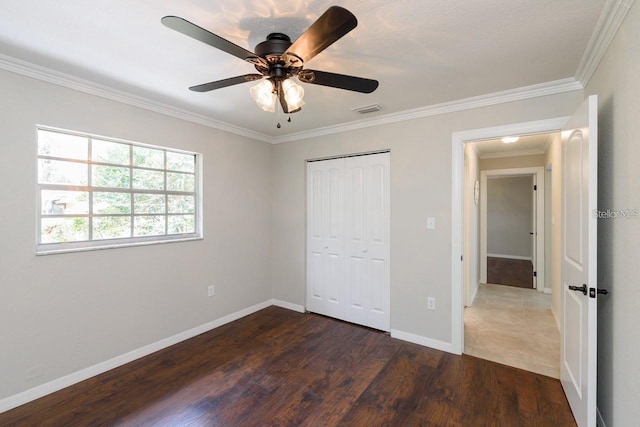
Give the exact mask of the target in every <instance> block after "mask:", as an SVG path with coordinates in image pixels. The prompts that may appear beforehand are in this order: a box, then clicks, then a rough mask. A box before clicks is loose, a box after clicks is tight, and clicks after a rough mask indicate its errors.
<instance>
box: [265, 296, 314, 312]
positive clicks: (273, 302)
mask: <svg viewBox="0 0 640 427" xmlns="http://www.w3.org/2000/svg"><path fill="white" fill-rule="evenodd" d="M271 305H275V306H276V307H282V308H286V309H287V310H291V311H297V312H298V313H305V312H306V309H305V308H304V306H303V305H299V304H294V303H291V302H287V301H282V300H279V299H272V300H271Z"/></svg>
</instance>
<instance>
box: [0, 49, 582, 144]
mask: <svg viewBox="0 0 640 427" xmlns="http://www.w3.org/2000/svg"><path fill="white" fill-rule="evenodd" d="M0 69H3V70H6V71H10V72H13V73H17V74H21V75H23V76H27V77H31V78H34V79H37V80H42V81H45V82H48V83H52V84H55V85H58V86H63V87H66V88H69V89H74V90H78V91H80V92H84V93H88V94H91V95H95V96H100V97H102V98H106V99H110V100H112V101H117V102H121V103H123V104H127V105H131V106H134V107H139V108H142V109H145V110H149V111H153V112H156V113H160V114H164V115H166V116H170V117H175V118H177V119H181V120H185V121H188V122H192V123H197V124H201V125H203V126H208V127H211V128H214V129H219V130H222V131H225V132H229V133H232V134H236V135H240V136H244V137H247V138H252V139H254V140H258V141H262V142H267V143H270V144H278V143H282V142H293V141H298V140H301V139H308V138H313V137H317V136H324V135H331V134H335V133H341V132H347V131H351V130H357V129H364V128H369V127H374V126H382V125H386V124H390V123H397V122H403V121H406V120H413V119H419V118H423V117H431V116H437V115H440V114H447V113H453V112H458V111H464V110H471V109H474V108H480V107H488V106H491V105H497V104H503V103H506V102H513V101H520V100H525V99H530V98H536V97H540V96H546V95H555V94H558V93H563V92H570V91H574V90H582V89H583V88H584V86H583V85H582V84H581V83H580V82H579V81H577V80H576V79H574V78H573V77H569V78H566V79H561V80H554V81H551V82H545V83H539V84H535V85H531V86H524V87H520V88H515V89H509V90H505V91H500V92H494V93H489V94H485V95H480V96H474V97H470V98H464V99H460V100H456V101H450V102H444V103H440V104H434V105H429V106H425V107H419V108H415V109H411V110H405V111H401V112H397V113H391V114H386V115H382V116H378V117H375V118H371V119H362V120H358V121H354V122H349V123H344V124H339V125H333V126H326V127H321V128H317V129H313V130H310V131H303V132H297V133H291V134H288V135H282V136H278V137H274V136H269V135H266V134H263V133H260V132H255V131H252V130H250V129H246V128H242V127H239V126H235V125H232V124H229V123H225V122H222V121H219V120H214V119H211V118H209V117H206V116H204V115H201V114H197V113H193V112H190V111H187V110H184V109H180V108H176V107H173V106H171V105H168V104H164V103H161V102H157V101H152V100H150V99H147V98H143V97H141V96H137V95H132V94H129V93H126V92H123V91H120V90H117V89H113V88H110V87H108V86H105V85H102V84H99V83H95V82H92V81H89V80H84V79H80V78H77V77H74V76H72V75H69V74H65V73H62V72H59V71H55V70H52V69H50V68H46V67H43V66H40V65H36V64H32V63H29V62H26V61H22V60H20V59H17V58H13V57H10V56H7V55H2V54H0Z"/></svg>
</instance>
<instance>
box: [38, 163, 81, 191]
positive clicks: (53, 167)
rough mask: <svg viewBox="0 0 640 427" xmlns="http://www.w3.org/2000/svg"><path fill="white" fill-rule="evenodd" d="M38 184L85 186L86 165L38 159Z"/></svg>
mask: <svg viewBox="0 0 640 427" xmlns="http://www.w3.org/2000/svg"><path fill="white" fill-rule="evenodd" d="M38 182H39V183H40V184H68V185H87V165H86V164H84V163H72V162H63V161H59V160H47V159H38Z"/></svg>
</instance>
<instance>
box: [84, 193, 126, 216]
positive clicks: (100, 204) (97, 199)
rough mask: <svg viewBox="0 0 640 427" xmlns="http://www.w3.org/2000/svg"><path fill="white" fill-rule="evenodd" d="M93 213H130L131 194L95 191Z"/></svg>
mask: <svg viewBox="0 0 640 427" xmlns="http://www.w3.org/2000/svg"><path fill="white" fill-rule="evenodd" d="M93 213H94V214H97V215H104V214H130V213H131V194H128V193H113V192H102V193H99V192H95V193H93Z"/></svg>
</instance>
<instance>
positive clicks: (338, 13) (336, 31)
mask: <svg viewBox="0 0 640 427" xmlns="http://www.w3.org/2000/svg"><path fill="white" fill-rule="evenodd" d="M357 25H358V20H357V19H356V17H355V16H354V15H353V13H351V12H349V11H348V10H347V9H344V8H342V7H339V6H331V7H330V8H329V9H327V11H326V12H325V13H323V14H322V16H320V18H318V19H317V20H316V22H314V23H313V24H311V26H310V27H309V28H307V31H305V32H304V33H303V34H302V35H301V36H300V37H299V38H298V40H296V41H295V42H294V43H293V44H292V45H291V46H289V49H287V52H286V53H291V54H294V55H295V56H297V57H299V58H300V59H302V61H303V62H305V63H306V62H308V61H309V60H311V58H313V57H314V56H316V55H317V54H319V53H320V52H322V51H323V50H325V49H326V48H328V47H329V46H331V45H332V44H333V43H334V42H335V41H336V40H338V39H339V38H341V37H342V36H344V35H345V34H347V33H348V32H349V31H351V30H353V29H354V28H355V27H356V26H357Z"/></svg>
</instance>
